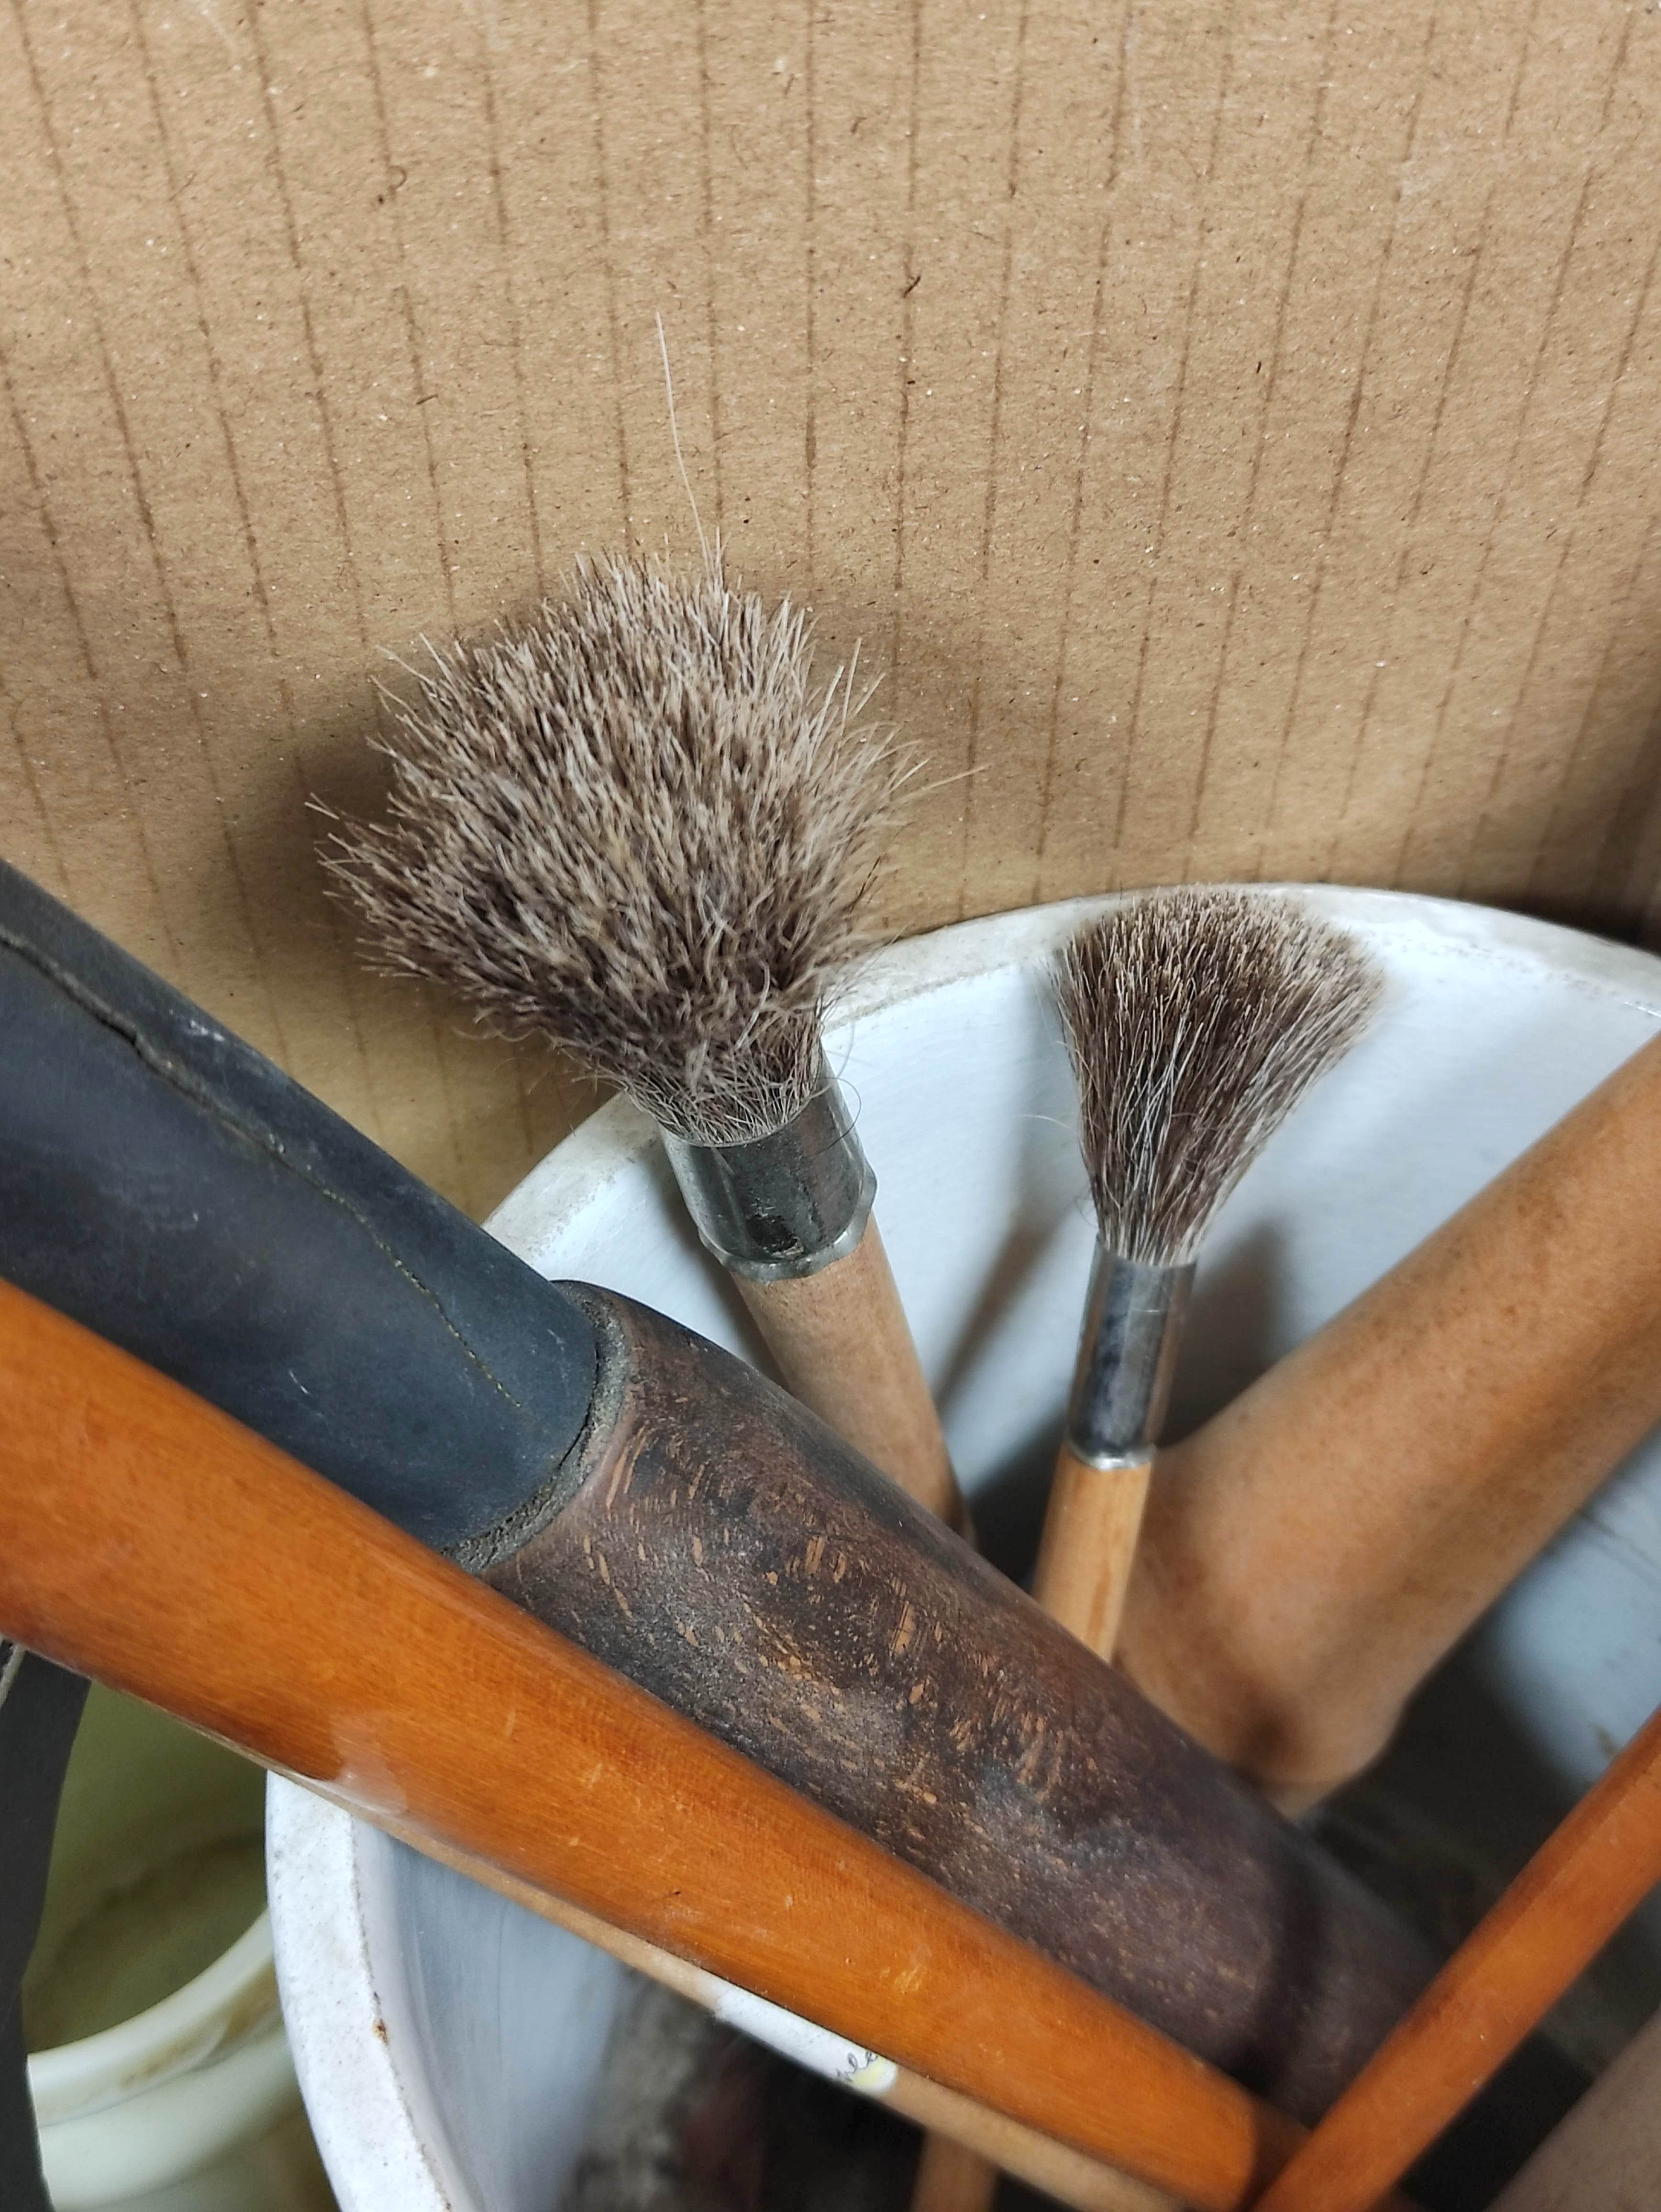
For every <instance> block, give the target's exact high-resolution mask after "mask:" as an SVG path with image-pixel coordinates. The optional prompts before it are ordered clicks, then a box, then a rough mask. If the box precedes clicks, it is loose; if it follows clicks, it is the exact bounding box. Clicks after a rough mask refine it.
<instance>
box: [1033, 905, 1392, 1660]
mask: <svg viewBox="0 0 1661 2212" xmlns="http://www.w3.org/2000/svg"><path fill="white" fill-rule="evenodd" d="M1378 989H1379V982H1378V975H1377V972H1376V970H1375V969H1373V968H1372V965H1371V963H1369V962H1368V961H1367V959H1366V957H1365V955H1364V954H1363V953H1362V952H1361V951H1360V948H1359V947H1358V946H1357V945H1356V944H1355V943H1354V940H1353V939H1350V938H1349V937H1348V936H1346V935H1345V934H1344V933H1343V932H1342V931H1341V930H1336V929H1334V928H1332V927H1330V926H1329V924H1327V923H1325V922H1323V921H1319V920H1318V919H1317V917H1316V916H1314V915H1311V914H1309V913H1308V912H1306V911H1305V908H1303V907H1301V906H1300V905H1299V904H1298V903H1297V902H1295V901H1293V900H1292V899H1290V898H1287V897H1286V896H1282V895H1280V894H1274V895H1266V894H1263V893H1261V892H1254V891H1246V890H1214V889H1208V888H1202V887H1195V888H1191V889H1188V888H1185V889H1181V890H1159V891H1149V892H1145V893H1143V894H1141V896H1137V897H1135V898H1133V899H1130V900H1128V901H1126V902H1125V903H1124V904H1123V905H1122V906H1119V907H1116V908H1114V909H1113V910H1112V911H1111V912H1110V913H1109V914H1107V915H1104V916H1103V917H1102V918H1101V920H1099V921H1096V922H1093V923H1092V924H1091V925H1090V926H1089V927H1087V928H1086V929H1085V930H1083V931H1082V932H1081V933H1080V935H1079V936H1078V937H1077V938H1075V939H1074V942H1073V943H1072V945H1070V946H1069V947H1068V950H1067V951H1066V952H1065V954H1064V955H1063V956H1062V960H1061V963H1060V965H1059V972H1058V975H1057V979H1056V1000H1057V1003H1058V1005H1059V1007H1060V1010H1061V1014H1062V1024H1063V1027H1064V1029H1065V1030H1066V1034H1067V1041H1068V1052H1069V1054H1070V1056H1071V1058H1072V1061H1073V1066H1074V1073H1075V1075H1076V1077H1077V1079H1078V1085H1079V1105H1080V1127H1081V1133H1082V1139H1083V1150H1084V1158H1085V1166H1086V1173H1087V1175H1088V1178H1089V1183H1090V1194H1091V1199H1092V1204H1093V1206H1094V1208H1095V1213H1096V1226H1097V1243H1096V1258H1095V1264H1094V1267H1093V1269H1092V1274H1091V1280H1090V1290H1089V1295H1088V1297H1087V1300H1086V1308H1085V1320H1084V1328H1083V1331H1082V1334H1081V1335H1080V1346H1079V1358H1078V1364H1077V1366H1076V1368H1075V1370H1074V1379H1073V1389H1072V1395H1071V1396H1070V1398H1069V1399H1068V1410H1067V1425H1066V1429H1065V1432H1064V1434H1063V1437H1062V1447H1061V1450H1060V1453H1059V1454H1058V1455H1057V1458H1056V1474H1055V1480H1054V1483H1053V1485H1052V1487H1051V1490H1050V1505H1049V1510H1048V1513H1047V1515H1046V1517H1045V1521H1044V1529H1043V1541H1042V1544H1041V1547H1040V1549H1039V1553H1038V1564H1037V1572H1036V1575H1035V1577H1034V1586H1033V1587H1034V1595H1036V1596H1037V1599H1038V1601H1039V1603H1040V1604H1042V1605H1043V1607H1044V1608H1045V1610H1046V1611H1047V1612H1049V1613H1051V1614H1052V1615H1053V1616H1054V1617H1055V1618H1056V1620H1060V1621H1062V1623H1064V1625H1065V1626H1068V1628H1070V1629H1072V1631H1073V1632H1074V1634H1075V1635H1076V1636H1079V1637H1080V1638H1083V1640H1084V1641H1085V1642H1086V1643H1087V1644H1090V1645H1091V1647H1092V1650H1097V1651H1099V1652H1101V1653H1103V1654H1104V1656H1105V1655H1106V1654H1108V1653H1109V1652H1110V1651H1111V1650H1112V1648H1113V1644H1114V1642H1115V1639H1116V1635H1117V1632H1118V1624H1119V1615H1120V1613H1121V1611H1122V1609H1123V1603H1124V1594H1125V1586H1126V1583H1127V1580H1128V1577H1129V1569H1130V1562H1131V1559H1132V1558H1133V1556H1134V1554H1135V1546H1136V1535H1137V1530H1138V1528H1140V1526H1141V1516H1142V1507H1143V1503H1144V1500H1145V1499H1146V1497H1147V1484H1148V1477H1149V1474H1150V1472H1151V1470H1152V1468H1153V1453H1154V1447H1155V1445H1156V1444H1157V1443H1158V1441H1159V1431H1160V1428H1161V1426H1162V1425H1163V1423H1164V1419H1165V1408H1166V1406H1167V1403H1168V1401H1169V1399H1170V1395H1171V1381H1172V1377H1173V1376H1174V1373H1175V1370H1176V1363H1177V1349H1178V1345H1179V1342H1180V1339H1181V1333H1182V1328H1183V1320H1184V1317H1185V1316H1186V1314H1187V1311H1188V1304H1189V1293H1190V1291H1191V1290H1192V1287H1193V1282H1194V1275H1195V1270H1196V1265H1197V1262H1198V1255H1199V1251H1200V1248H1201V1245H1202V1243H1203V1242H1204V1240H1205V1237H1206V1236H1207V1234H1208V1231H1209V1230H1210V1228H1211V1225H1212V1224H1213V1222H1214V1220H1215V1219H1216V1217H1217V1214H1218V1212H1219V1211H1220V1208H1221V1207H1222V1205H1223V1203H1224V1201H1225V1200H1226V1198H1227V1197H1228V1195H1229V1194H1230V1192H1231V1191H1232V1190H1233V1188H1234V1187H1235V1185H1236V1184H1237V1183H1238V1182H1239V1180H1240V1178H1241V1176H1243V1175H1244V1173H1245V1171H1246V1170H1247V1169H1248V1168H1249V1167H1250V1165H1251V1164H1252V1162H1253V1161H1254V1160H1255V1159H1256V1157H1257V1155H1258V1154H1259V1152H1262V1148H1263V1146H1265V1145H1266V1144H1267V1143H1268V1142H1269V1139H1270V1138H1271V1137H1272V1136H1273V1135H1274V1133H1275V1131H1276V1129H1278V1128H1279V1127H1280V1126H1281V1123H1282V1122H1283V1121H1285V1119H1286V1118H1287V1115H1289V1114H1290V1113H1291V1112H1292V1111H1293V1108H1294V1107H1295V1106H1296V1105H1297V1104H1298V1103H1299V1100H1300V1099H1301V1098H1302V1097H1304V1095H1305V1092H1306V1091H1308V1090H1309V1088H1310V1086H1311V1084H1313V1083H1315V1082H1317V1081H1318V1080H1319V1079H1320V1078H1321V1077H1322V1076H1323V1075H1324V1074H1325V1073H1327V1072H1328V1070H1329V1068H1331V1067H1332V1066H1334V1065H1335V1063H1336V1062H1337V1060H1339V1059H1341V1058H1342V1055H1343V1054H1344V1053H1345V1052H1346V1051H1348V1048H1349V1047H1350V1046H1351V1045H1352V1044H1353V1043H1354V1042H1355V1040H1356V1038H1357V1037H1358V1036H1360V1033H1361V1031H1362V1030H1363V1029H1364V1028H1365V1027H1366V1023H1367V1021H1368V1019H1369V1018H1370V1016H1371V1014H1372V1008H1373V1006H1374V1005H1375V1004H1376V1002H1377V1000H1378Z"/></svg>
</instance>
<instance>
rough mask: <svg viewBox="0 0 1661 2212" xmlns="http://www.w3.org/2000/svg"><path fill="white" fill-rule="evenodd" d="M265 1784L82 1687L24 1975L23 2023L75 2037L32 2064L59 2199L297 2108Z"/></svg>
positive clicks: (157, 1720) (229, 1756)
mask: <svg viewBox="0 0 1661 2212" xmlns="http://www.w3.org/2000/svg"><path fill="white" fill-rule="evenodd" d="M263 1796H264V1783H263V1778H262V1777H261V1775H260V1773H259V1769H258V1768H257V1767H254V1766H251V1765H249V1764H248V1762H247V1761H246V1759H239V1758H237V1757H236V1756H235V1755H234V1753H230V1752H228V1751H225V1750H223V1749H222V1748H221V1747H219V1746H218V1745H216V1744H213V1743H210V1742H208V1741H205V1740H204V1738H202V1737H200V1736H197V1735H192V1733H191V1731H190V1730H189V1729H183V1728H180V1727H179V1726H178V1725H177V1724H176V1723H173V1722H172V1721H169V1720H167V1719H166V1718H165V1717H163V1716H162V1715H161V1714H159V1713H156V1712H153V1711H151V1710H150V1709H149V1707H147V1706H144V1705H137V1704H135V1703H133V1702H132V1701H131V1699H125V1698H118V1697H115V1696H113V1694H111V1693H110V1692H106V1691H101V1690H98V1689H94V1691H93V1692H92V1694H91V1696H90V1698H89V1699H88V1706H87V1713H86V1717H85V1719H84V1721H83V1722H82V1728H81V1732H80V1735H78V1737H77V1739H76V1747H75V1753H74V1756H73V1758H72V1759H71V1761H70V1771H69V1774H68V1777H67V1778H66V1780H65V1784H64V1800H63V1806H62V1810H61V1813H60V1816H59V1820H58V1833H57V1838H56V1840H55V1843H54V1847H53V1854H52V1871H51V1875H50V1879H49V1881H48V1885H47V1891H46V1909H45V1911H44V1914H43V1916H42V1921H41V1929H40V1940H39V1942H38V1943H37V1945H36V1948H35V1954H34V1959H33V1963H32V1965H31V1967H30V1971H29V1974H28V1977H27V1979H26V1980H25V1983H24V1986H23V2002H24V2017H25V2022H26V2025H27V2026H28V2027H30V2028H31V2030H32V2031H33V2033H36V2034H39V2033H46V2032H50V2031H51V2029H52V2027H53V2026H54V2024H56V2025H57V2026H58V2027H60V2028H61V2029H62V2031H63V2032H64V2033H66V2034H67V2035H68V2036H69V2038H70V2039H68V2040H64V2041H59V2042H52V2043H51V2044H50V2045H48V2047H46V2048H45V2049H41V2050H37V2051H34V2052H33V2055H32V2056H31V2057H30V2059H29V2063H28V2072H29V2087H30V2091H31V2093H32V2094H33V2101H34V2107H35V2116H36V2118H37V2121H38V2122H39V2124H40V2153H41V2163H42V2166H43V2167H44V2169H45V2172H46V2183H47V2186H48V2188H49V2189H50V2191H51V2192H52V2202H53V2203H54V2205H55V2206H56V2207H57V2212H82V2208H89V2207H92V2206H99V2205H113V2204H116V2203H126V2202H127V2201H128V2200H129V2199H131V2198H132V2197H136V2196H137V2195H139V2194H141V2193H144V2194H149V2192H152V2191H157V2190H161V2189H164V2188H166V2187H167V2186H168V2185H172V2184H173V2183H176V2182H179V2181H180V2180H182V2179H184V2178H185V2177H186V2176H188V2175H190V2174H192V2173H194V2172H197V2171H198V2169H199V2168H202V2167H204V2166H209V2165H210V2164H211V2163H212V2162H213V2161H214V2160H216V2159H219V2158H222V2156H223V2155H224V2154H225V2153H226V2152H227V2151H228V2150H229V2149H231V2148H233V2147H234V2146H235V2145H238V2144H240V2143H243V2142H251V2141H252V2140H253V2139H254V2138H256V2137H257V2136H260V2135H262V2134H264V2133H265V2130H267V2129H269V2128H270V2127H271V2126H272V2125H273V2124H274V2123H275V2122H276V2121H277V2120H278V2119H279V2118H281V2117H282V2116H283V2113H284V2112H288V2111H291V2110H292V2109H293V2108H294V2106H295V2103H296V2102H297V2100H298V2095H299V2091H298V2087H297V2084H296V2083H295V2075H294V2066H293V2062H292V2060H291V2059H290V2058H289V2052H288V2046H287V2044H286V2041H285V2039H284V2037H283V2022H282V2017H281V2015H280V2012H279V2009H278V2005H277V1976H276V1972H275V1969H274V1966H273V1964H272V1958H271V1917H270V1915H269V1914H268V1913H267V1912H266V1911H265V1909H264V1900H263V1897H262V1894H261V1887H262V1886H261V1881H260V1871H261V1870H260V1863H259V1832H260V1814H261V1805H262V1800H263ZM128 2004H131V2007H132V2009H131V2011H126V2010H125V2006H126V2005H128ZM85 2029H90V2030H92V2031H93V2032H90V2033H82V2032H81V2031H82V2030H85ZM227 2212H228V2208H227Z"/></svg>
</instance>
